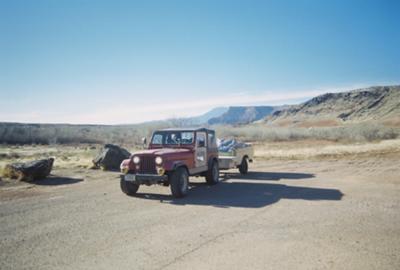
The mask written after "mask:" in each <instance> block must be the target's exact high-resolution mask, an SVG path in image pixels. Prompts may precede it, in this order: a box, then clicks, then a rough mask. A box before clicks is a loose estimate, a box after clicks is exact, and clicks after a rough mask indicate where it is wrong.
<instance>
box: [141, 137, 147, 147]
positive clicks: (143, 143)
mask: <svg viewBox="0 0 400 270" xmlns="http://www.w3.org/2000/svg"><path fill="white" fill-rule="evenodd" d="M142 145H143V148H146V147H147V138H146V137H143V138H142Z"/></svg>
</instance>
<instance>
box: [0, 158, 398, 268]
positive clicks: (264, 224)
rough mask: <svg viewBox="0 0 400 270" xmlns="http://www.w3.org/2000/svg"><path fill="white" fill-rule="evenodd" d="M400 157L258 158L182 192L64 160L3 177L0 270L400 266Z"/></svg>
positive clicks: (0, 189) (0, 188)
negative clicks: (11, 180) (11, 178)
mask: <svg viewBox="0 0 400 270" xmlns="http://www.w3.org/2000/svg"><path fill="white" fill-rule="evenodd" d="M398 160H399V157H398V156H396V157H369V158H367V157H366V158H362V159H355V158H353V159H347V160H324V161H304V160H299V161H267V160H264V161H263V160H258V161H257V162H256V163H255V164H253V165H252V166H251V168H250V170H251V171H252V172H251V173H249V174H248V175H247V176H244V177H242V176H240V175H239V174H237V173H236V172H235V171H233V172H230V173H229V174H228V175H227V176H226V178H225V180H224V181H223V182H221V183H220V184H218V185H217V186H207V185H205V183H204V180H203V179H202V178H192V179H191V181H192V185H191V190H190V192H189V195H188V197H186V198H184V199H179V200H175V199H172V198H171V197H170V195H169V188H166V187H162V186H152V187H146V186H145V187H141V188H140V189H139V195H138V196H137V197H128V196H126V195H125V194H123V193H122V192H121V191H120V188H119V178H118V174H116V173H109V172H102V171H90V170H84V169H73V170H55V171H54V176H53V177H52V179H49V180H44V181H41V182H38V183H37V184H36V185H30V184H19V185H3V186H0V269H2V270H5V269H218V270H222V269H229V270H232V269H252V270H253V269H400V166H399V162H398Z"/></svg>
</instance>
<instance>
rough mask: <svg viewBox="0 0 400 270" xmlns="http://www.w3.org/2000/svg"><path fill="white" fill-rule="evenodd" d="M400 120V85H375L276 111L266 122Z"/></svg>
mask: <svg viewBox="0 0 400 270" xmlns="http://www.w3.org/2000/svg"><path fill="white" fill-rule="evenodd" d="M391 117H400V86H399V85H396V86H376V87H370V88H363V89H357V90H353V91H348V92H342V93H327V94H324V95H321V96H317V97H315V98H312V99H310V100H309V101H307V102H304V103H302V104H300V105H293V106H289V107H287V108H286V109H283V110H279V111H276V112H274V113H273V114H272V115H271V116H270V117H267V119H266V122H270V123H271V122H277V121H282V120H286V121H288V120H293V121H302V120H312V119H335V120H338V121H349V120H351V121H361V120H379V119H386V118H391Z"/></svg>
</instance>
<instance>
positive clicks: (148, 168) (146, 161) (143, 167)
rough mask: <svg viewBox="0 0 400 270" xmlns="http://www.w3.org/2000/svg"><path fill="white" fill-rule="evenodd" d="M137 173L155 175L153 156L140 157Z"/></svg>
mask: <svg viewBox="0 0 400 270" xmlns="http://www.w3.org/2000/svg"><path fill="white" fill-rule="evenodd" d="M139 173H146V174H156V173H157V171H156V162H155V160H154V157H153V156H142V157H140V170H139Z"/></svg>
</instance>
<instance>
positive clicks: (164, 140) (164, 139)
mask: <svg viewBox="0 0 400 270" xmlns="http://www.w3.org/2000/svg"><path fill="white" fill-rule="evenodd" d="M183 133H190V134H191V135H192V138H191V139H192V141H191V143H184V142H182V139H181V138H182V134H183ZM170 134H179V136H178V138H177V139H178V141H177V142H176V143H171V141H169V142H167V139H168V135H170ZM157 135H162V138H161V140H162V141H161V143H154V137H155V136H157ZM179 139H180V140H179ZM195 142H196V134H195V132H194V131H191V130H171V131H170V130H168V131H164V130H161V131H155V132H154V133H153V135H152V137H151V141H150V145H152V146H155V147H157V146H171V147H174V146H175V147H176V146H193V145H194V144H195Z"/></svg>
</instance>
